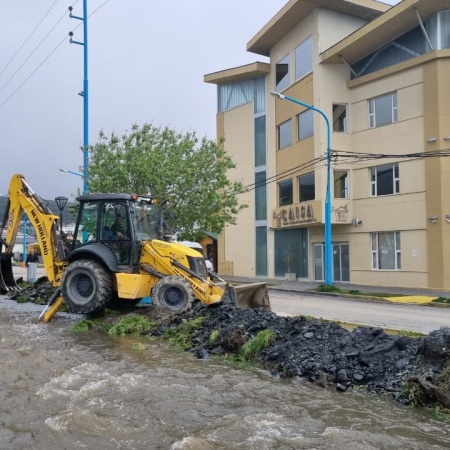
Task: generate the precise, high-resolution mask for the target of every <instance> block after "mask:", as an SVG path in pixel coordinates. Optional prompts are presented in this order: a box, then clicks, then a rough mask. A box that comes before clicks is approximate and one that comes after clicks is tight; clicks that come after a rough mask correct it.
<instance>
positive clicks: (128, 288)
mask: <svg viewBox="0 0 450 450" xmlns="http://www.w3.org/2000/svg"><path fill="white" fill-rule="evenodd" d="M158 281H159V278H156V277H154V276H152V275H149V274H139V273H116V283H117V295H118V296H119V298H125V299H126V298H128V299H135V298H143V297H148V296H149V295H150V291H151V289H152V288H153V286H154V285H155V284H156V283H157V282H158Z"/></svg>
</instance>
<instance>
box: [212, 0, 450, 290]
mask: <svg viewBox="0 0 450 450" xmlns="http://www.w3.org/2000/svg"><path fill="white" fill-rule="evenodd" d="M247 50H248V51H250V52H253V53H255V54H258V55H262V56H265V57H268V58H269V59H270V61H269V62H268V63H263V62H255V63H253V64H249V65H246V66H241V67H236V68H231V69H226V70H223V71H220V72H215V73H211V74H208V75H205V77H204V80H205V82H209V83H214V84H216V85H217V98H218V112H217V135H218V137H220V136H224V137H225V149H226V151H227V152H228V153H229V154H230V155H231V156H232V157H233V160H234V161H235V162H236V165H237V167H236V169H235V170H234V171H233V172H232V173H230V176H231V177H232V178H233V179H239V180H242V181H243V182H244V184H245V185H246V186H248V192H247V193H246V194H245V195H244V196H243V197H242V198H240V200H241V201H242V202H246V203H247V204H248V205H249V208H247V209H245V210H244V211H243V212H242V213H241V214H240V215H239V217H238V220H237V224H236V225H233V226H229V227H227V228H226V229H225V230H224V232H223V233H221V234H220V235H219V239H218V272H219V274H222V275H239V276H248V277H269V278H273V277H283V278H284V277H285V276H286V274H287V273H290V274H294V275H293V276H294V277H295V278H296V279H305V280H311V281H318V282H320V281H323V280H324V278H325V267H326V261H325V251H324V249H325V236H324V225H325V222H326V214H325V210H324V209H325V203H326V196H327V193H328V194H329V195H330V203H331V217H330V219H331V244H330V245H331V248H332V262H331V264H332V274H333V281H334V282H337V281H339V282H351V283H354V284H363V285H364V284H368V285H380V286H411V287H429V288H447V289H448V288H450V195H449V194H450V190H449V189H448V188H449V187H450V186H449V185H450V159H449V158H448V157H446V156H445V152H446V151H447V152H449V155H450V102H448V99H450V0H433V1H432V2H431V1H429V0H404V1H402V2H400V3H399V4H397V5H396V6H393V7H390V6H389V5H386V4H383V3H380V2H377V1H373V0H290V1H289V2H288V3H287V4H286V5H285V6H284V7H283V8H282V9H281V10H280V11H279V13H278V14H277V15H276V16H274V17H273V18H272V19H271V20H270V21H269V22H268V23H267V24H266V25H265V26H264V27H263V28H262V29H261V30H260V31H259V32H258V33H257V34H256V35H255V36H254V37H253V38H252V39H251V40H250V41H249V42H248V44H247ZM271 91H275V92H277V93H280V94H282V95H285V96H288V97H289V98H291V99H297V100H299V101H300V103H301V104H299V103H298V102H294V101H289V100H286V99H283V98H281V99H280V98H279V97H276V96H272V95H270V92H271ZM303 104H305V106H304V105H303ZM308 105H313V106H314V108H315V110H312V109H310V108H308ZM329 144H331V145H330V149H328V145H329ZM328 155H330V156H331V157H330V158H327V156H328ZM328 170H329V173H330V177H329V180H330V183H329V184H328V176H327V173H328ZM291 276H292V275H291Z"/></svg>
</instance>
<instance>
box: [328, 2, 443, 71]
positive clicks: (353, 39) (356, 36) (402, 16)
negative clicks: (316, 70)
mask: <svg viewBox="0 0 450 450" xmlns="http://www.w3.org/2000/svg"><path fill="white" fill-rule="evenodd" d="M448 9H450V0H433V1H430V0H403V1H402V2H400V3H398V4H397V5H396V6H393V7H392V8H391V9H389V11H387V12H385V13H384V14H383V15H382V16H380V17H378V18H376V19H375V20H373V21H372V22H370V23H368V24H367V25H365V26H363V27H362V28H360V29H359V30H357V31H355V32H354V33H352V34H351V35H350V36H348V37H346V38H345V39H343V40H342V41H340V42H339V43H337V44H336V45H334V46H333V47H331V48H329V49H328V50H326V51H324V52H323V53H322V54H321V55H320V57H321V62H322V63H331V64H335V63H342V58H341V56H342V57H343V58H344V59H345V61H346V62H348V63H349V64H353V63H354V62H356V61H358V60H360V59H361V58H363V57H364V56H366V55H368V54H370V53H372V52H373V51H375V50H376V49H378V48H380V47H382V46H383V45H385V44H387V43H389V42H391V41H393V40H394V39H396V38H397V37H399V36H401V35H402V34H404V33H406V32H408V31H409V30H411V29H412V28H414V27H416V26H418V25H419V20H418V17H417V12H418V13H419V16H420V18H421V19H422V21H425V20H427V19H429V18H430V17H431V16H432V15H433V14H435V13H436V12H437V11H445V10H448ZM416 10H417V12H416Z"/></svg>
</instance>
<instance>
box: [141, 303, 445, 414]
mask: <svg viewBox="0 0 450 450" xmlns="http://www.w3.org/2000/svg"><path fill="white" fill-rule="evenodd" d="M151 310H152V308H148V311H147V312H145V313H144V312H143V314H148V315H150V316H151V314H152V311H151ZM199 316H204V317H205V320H204V321H203V322H202V326H201V327H200V328H199V329H198V330H197V331H196V333H195V336H194V337H193V339H192V346H191V348H189V351H191V352H193V353H195V354H196V355H197V356H198V357H200V358H207V357H208V356H209V355H210V354H213V355H223V354H234V355H238V354H239V353H240V352H242V349H243V347H244V345H245V344H246V343H247V342H249V341H250V340H251V339H254V338H256V337H257V335H258V333H260V332H263V331H265V330H270V331H271V332H272V334H271V336H273V337H272V339H271V340H270V341H269V342H268V344H267V346H266V347H265V348H264V349H262V350H261V351H260V352H259V353H257V354H256V355H254V357H253V358H252V360H253V362H254V363H255V364H257V365H258V366H260V367H263V368H265V369H267V370H269V371H270V372H271V373H272V375H274V376H279V377H286V378H292V377H302V378H306V379H308V380H309V381H311V382H314V383H317V384H319V385H322V386H325V385H334V386H336V388H337V389H338V390H340V391H346V390H348V389H351V388H352V387H355V386H364V387H365V388H366V389H367V390H368V391H369V392H390V393H392V395H393V397H394V398H395V399H397V400H398V401H401V402H403V403H408V402H410V401H412V402H415V403H427V402H429V401H430V402H431V401H435V400H437V399H439V400H440V401H441V402H442V399H443V398H445V395H444V396H443V393H445V391H446V390H447V391H448V387H449V386H448V379H447V380H445V381H444V383H443V384H442V385H440V384H439V383H437V381H439V375H440V374H441V373H442V372H443V371H444V369H445V365H446V363H447V362H448V361H449V359H450V357H449V353H450V328H448V327H446V328H441V329H440V330H436V331H433V332H432V333H430V335H428V336H426V337H421V338H410V337H406V336H392V335H389V334H386V333H385V332H384V331H383V329H381V328H370V327H358V328H356V329H354V330H352V331H349V330H347V329H345V328H343V327H341V326H340V325H338V324H336V323H333V322H324V321H320V320H314V319H310V318H306V317H292V318H290V317H279V316H277V315H276V314H275V313H272V312H269V311H266V310H264V309H261V308H260V309H239V308H237V307H235V306H233V305H216V306H212V307H211V306H210V307H205V306H203V305H196V306H195V307H194V308H193V309H192V310H190V311H187V312H185V313H183V314H180V315H177V316H174V317H173V320H172V321H171V323H170V324H168V323H167V322H166V324H164V325H161V327H160V328H159V329H158V330H157V331H156V332H155V334H161V333H162V332H164V330H165V329H167V328H170V327H176V326H178V325H180V324H182V323H185V322H186V321H188V320H191V319H194V318H196V317H199ZM212 335H214V336H215V339H211V336H212ZM441 378H442V377H441ZM410 380H423V381H424V383H423V386H422V387H421V388H420V389H421V390H422V391H425V390H426V387H425V386H428V388H430V386H432V387H433V389H434V391H433V389H428V390H427V392H421V394H422V400H420V402H419V401H418V400H416V399H415V397H414V398H413V396H412V395H411V392H409V390H408V386H409V384H408V382H409V381H410ZM425 382H426V383H425ZM410 385H411V386H412V384H410ZM416 386H417V385H416ZM405 387H406V388H405ZM402 390H403V392H402ZM443 404H444V406H445V401H444V402H443Z"/></svg>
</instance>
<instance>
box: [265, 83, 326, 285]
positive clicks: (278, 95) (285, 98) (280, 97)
mask: <svg viewBox="0 0 450 450" xmlns="http://www.w3.org/2000/svg"><path fill="white" fill-rule="evenodd" d="M270 93H271V95H273V96H274V97H278V98H279V99H281V100H289V101H290V102H293V103H297V104H298V105H301V106H304V107H305V108H308V109H311V110H313V111H316V112H318V113H319V114H320V115H321V116H322V117H323V118H324V119H325V122H326V125H327V193H326V197H325V285H326V286H331V285H332V284H333V249H332V240H331V193H330V184H331V169H330V166H331V127H330V121H329V120H328V117H327V115H326V114H325V113H324V112H323V111H322V110H321V109H319V108H316V107H314V106H312V105H309V104H308V103H304V102H302V101H300V100H297V99H295V98H293V97H289V96H288V95H283V94H280V93H279V92H276V91H271V92H270Z"/></svg>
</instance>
